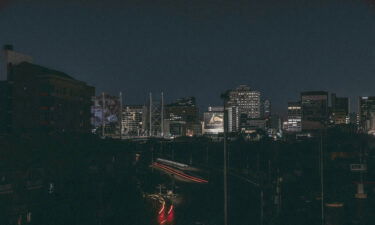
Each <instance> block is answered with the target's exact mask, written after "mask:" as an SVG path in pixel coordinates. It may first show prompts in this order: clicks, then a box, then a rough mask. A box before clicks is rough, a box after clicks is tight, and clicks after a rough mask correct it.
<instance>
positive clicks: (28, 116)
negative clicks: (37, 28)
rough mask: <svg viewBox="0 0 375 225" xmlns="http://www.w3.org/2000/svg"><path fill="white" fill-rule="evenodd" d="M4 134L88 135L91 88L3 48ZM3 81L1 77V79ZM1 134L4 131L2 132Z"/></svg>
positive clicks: (10, 49)
mask: <svg viewBox="0 0 375 225" xmlns="http://www.w3.org/2000/svg"><path fill="white" fill-rule="evenodd" d="M3 54H4V55H5V63H6V70H5V71H6V80H5V81H4V80H3V81H2V82H1V83H2V84H1V85H2V86H3V87H5V89H6V90H5V92H4V91H3V92H2V93H1V95H2V97H1V98H2V101H4V99H5V102H4V103H5V104H4V106H5V107H4V108H5V112H4V111H2V112H1V113H0V114H1V115H2V116H5V119H6V129H5V130H6V132H12V133H35V132H43V133H59V132H69V133H72V132H80V133H85V132H89V131H90V129H91V125H90V117H91V112H90V106H91V96H93V95H94V94H95V88H94V87H91V86H89V85H87V84H86V83H84V82H82V81H79V80H76V79H74V78H73V77H71V76H69V75H67V74H65V73H63V72H60V71H57V70H52V69H49V68H46V67H43V66H39V65H36V64H33V63H30V61H31V57H29V56H26V55H23V54H20V53H16V52H14V51H13V48H12V46H6V47H5V48H4V53H3ZM4 78H5V77H4V76H3V77H2V79H4ZM3 130H4V129H3Z"/></svg>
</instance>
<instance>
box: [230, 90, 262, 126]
mask: <svg viewBox="0 0 375 225" xmlns="http://www.w3.org/2000/svg"><path fill="white" fill-rule="evenodd" d="M261 104H262V103H261V96H260V92H259V91H255V90H251V89H250V87H248V86H247V85H240V86H239V87H237V88H236V89H234V90H231V91H229V93H228V99H227V100H226V102H225V106H226V108H227V109H231V110H232V116H233V115H235V116H234V117H233V118H232V120H233V123H232V127H229V129H230V130H231V131H233V132H235V131H239V130H240V118H241V117H245V116H243V114H244V115H246V117H247V118H249V119H259V118H261V116H262V112H261V108H262V106H261ZM233 112H234V113H233Z"/></svg>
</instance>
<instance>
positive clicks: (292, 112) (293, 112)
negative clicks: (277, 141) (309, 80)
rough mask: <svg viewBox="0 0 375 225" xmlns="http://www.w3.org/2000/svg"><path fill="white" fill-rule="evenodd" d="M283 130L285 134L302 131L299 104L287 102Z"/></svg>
mask: <svg viewBox="0 0 375 225" xmlns="http://www.w3.org/2000/svg"><path fill="white" fill-rule="evenodd" d="M285 129H286V131H287V132H301V131H302V110H301V103H300V102H288V120H287V123H286V127H285Z"/></svg>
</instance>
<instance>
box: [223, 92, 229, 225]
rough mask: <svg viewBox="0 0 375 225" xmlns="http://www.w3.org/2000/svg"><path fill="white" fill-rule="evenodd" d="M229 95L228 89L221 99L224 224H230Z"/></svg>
mask: <svg viewBox="0 0 375 225" xmlns="http://www.w3.org/2000/svg"><path fill="white" fill-rule="evenodd" d="M228 97H229V92H228V91H226V92H225V93H223V94H221V99H222V100H223V106H224V119H223V123H224V156H223V160H224V169H223V170H224V225H228V177H227V175H228V174H227V172H228V171H227V170H228V168H227V163H228V162H227V160H228V159H227V112H226V107H225V104H226V101H227V99H228Z"/></svg>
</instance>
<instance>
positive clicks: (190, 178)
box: [153, 163, 208, 183]
mask: <svg viewBox="0 0 375 225" xmlns="http://www.w3.org/2000/svg"><path fill="white" fill-rule="evenodd" d="M153 165H154V166H156V167H158V168H160V169H163V170H166V171H168V172H171V173H173V174H176V175H177V176H180V177H182V178H185V179H187V180H191V181H194V182H197V183H208V181H207V180H203V179H200V178H197V177H193V176H190V175H187V174H185V173H183V172H180V171H178V170H176V169H173V168H171V167H169V166H165V165H162V164H159V163H154V164H153Z"/></svg>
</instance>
